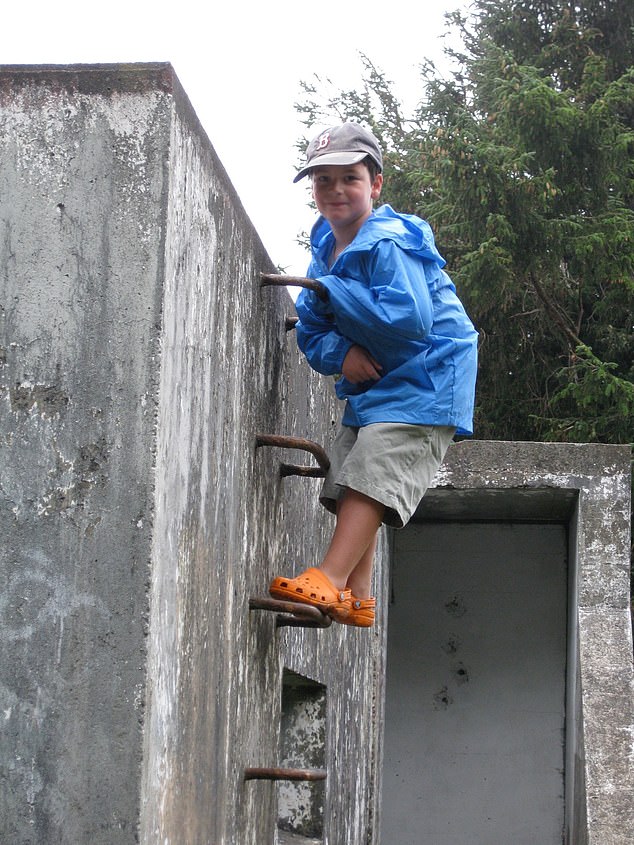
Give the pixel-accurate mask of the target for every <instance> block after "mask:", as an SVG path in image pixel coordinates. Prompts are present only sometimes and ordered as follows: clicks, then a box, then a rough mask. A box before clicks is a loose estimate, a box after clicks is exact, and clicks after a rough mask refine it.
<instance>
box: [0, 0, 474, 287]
mask: <svg viewBox="0 0 634 845" xmlns="http://www.w3.org/2000/svg"><path fill="white" fill-rule="evenodd" d="M466 5H467V4H466V3H465V2H461V0H400V2H392V3H390V2H387V0H367V1H366V2H365V3H353V2H350V0H309V2H302V0H269V2H256V0H224V2H223V0H221V2H218V0H216V2H215V3H214V2H207V3H206V2H200V0H181V2H178V0H171V2H164V0H154V2H150V0H127V2H123V0H106V2H101V3H95V2H93V3H87V2H86V0H81V2H80V0H23V2H19V0H11V1H10V2H6V3H4V4H3V10H2V17H1V19H0V63H1V64H68V63H76V62H89V63H92V62H146V61H169V62H171V63H172V65H173V66H174V69H175V71H176V74H177V76H178V77H179V79H180V81H181V83H182V85H183V87H184V88H185V91H186V92H187V94H188V96H189V98H190V100H191V101H192V104H193V106H194V109H195V111H196V113H197V114H198V117H199V119H200V121H201V123H202V125H203V126H204V128H205V130H206V132H207V134H208V135H209V138H210V140H211V143H212V144H213V146H214V148H215V150H216V152H217V153H218V155H219V157H220V159H221V161H222V163H223V165H224V166H225V168H226V170H227V171H228V173H229V177H230V178H231V180H232V182H233V184H234V186H235V187H236V190H237V191H238V194H239V195H240V198H241V200H242V203H243V204H244V206H245V208H246V211H247V213H248V214H249V216H250V218H251V220H252V221H253V223H254V225H255V227H256V229H257V231H258V233H259V235H260V237H261V238H262V240H263V242H264V245H265V246H266V248H267V250H268V252H269V254H270V256H271V258H272V260H273V261H274V262H275V263H276V264H279V265H281V266H283V267H285V268H286V270H287V272H289V273H295V274H302V275H303V273H304V272H305V270H306V266H307V259H306V257H305V253H304V252H303V251H302V250H301V249H300V248H299V247H298V246H297V245H296V243H295V240H296V237H297V234H298V232H300V231H301V230H302V229H308V228H310V225H311V223H312V221H313V219H314V215H313V212H312V211H310V209H308V207H307V200H308V195H307V188H306V187H305V186H304V183H303V182H300V183H299V184H297V185H293V184H292V178H293V175H294V164H295V163H296V161H297V153H296V151H295V149H294V144H295V142H296V140H297V139H298V137H300V136H301V135H302V133H303V131H304V129H303V127H302V126H301V124H300V122H299V116H298V115H297V112H296V111H295V109H294V103H295V102H296V101H297V100H298V99H299V98H300V84H299V83H300V81H301V80H306V81H308V80H310V79H311V78H312V76H313V74H318V75H319V76H321V77H327V78H330V79H331V80H332V81H333V82H334V83H335V84H336V86H337V87H345V88H353V87H356V86H358V85H359V82H360V74H361V61H360V58H359V53H361V52H362V53H364V54H366V55H367V56H368V57H369V58H370V59H371V60H372V61H373V62H374V64H375V65H376V66H377V67H379V68H380V69H381V70H383V71H384V72H385V73H386V75H387V76H388V78H390V79H392V80H393V81H394V82H395V87H394V91H395V93H396V95H397V97H398V98H399V99H401V100H403V101H405V102H406V103H410V104H413V103H415V102H416V100H417V98H418V93H419V91H420V85H419V79H420V76H419V71H418V68H419V65H420V63H421V62H422V61H423V59H424V58H426V57H428V58H429V57H431V58H433V59H435V60H438V59H442V47H443V40H442V39H441V36H442V34H443V33H444V32H445V22H444V17H443V16H444V13H445V12H447V11H451V10H453V9H455V8H458V7H463V8H464V7H465V6H466Z"/></svg>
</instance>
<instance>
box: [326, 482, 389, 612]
mask: <svg viewBox="0 0 634 845" xmlns="http://www.w3.org/2000/svg"><path fill="white" fill-rule="evenodd" d="M384 511H385V506H384V505H382V504H381V503H380V502H377V501H376V500H375V499H371V498H370V497H369V496H366V495H364V494H363V493H359V492H358V491H356V490H351V489H349V488H348V489H347V490H346V492H345V493H344V495H343V497H342V498H341V500H340V503H339V506H338V508H337V525H336V528H335V531H334V534H333V535H332V540H331V541H330V546H329V548H328V551H327V552H326V556H325V557H324V559H323V561H322V564H321V569H322V570H323V572H324V574H325V575H327V576H328V578H329V579H330V580H331V581H332V583H333V584H334V585H335V587H337V588H339V589H343V588H344V587H346V586H349V587H350V589H352V592H353V595H355V596H356V597H357V598H361V599H363V598H368V597H369V595H370V581H371V577H372V566H373V563H374V550H375V547H376V535H377V531H378V530H379V527H380V525H381V521H382V519H383V513H384Z"/></svg>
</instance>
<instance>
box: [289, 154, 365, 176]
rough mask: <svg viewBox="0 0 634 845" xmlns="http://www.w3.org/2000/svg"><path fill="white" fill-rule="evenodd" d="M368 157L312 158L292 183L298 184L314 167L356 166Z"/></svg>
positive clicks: (352, 155)
mask: <svg viewBox="0 0 634 845" xmlns="http://www.w3.org/2000/svg"><path fill="white" fill-rule="evenodd" d="M368 155H369V153H324V154H323V155H320V156H314V158H313V159H312V161H311V162H310V164H307V165H306V167H302V169H301V170H300V171H299V173H298V174H297V176H296V177H295V178H294V179H293V182H299V180H300V179H303V178H304V176H308V174H309V173H310V171H311V170H313V169H314V168H315V167H327V166H328V165H329V164H335V165H338V166H341V165H345V164H358V163H359V162H360V161H363V159H364V158H366V157H367V156H368Z"/></svg>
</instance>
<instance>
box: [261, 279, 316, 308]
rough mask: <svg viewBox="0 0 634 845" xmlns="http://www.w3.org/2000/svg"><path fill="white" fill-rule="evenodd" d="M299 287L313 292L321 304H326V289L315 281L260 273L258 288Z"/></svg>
mask: <svg viewBox="0 0 634 845" xmlns="http://www.w3.org/2000/svg"><path fill="white" fill-rule="evenodd" d="M275 285H277V286H278V287H285V288H286V287H299V288H308V290H312V291H315V293H316V294H317V296H318V297H319V298H320V299H321V300H322V302H328V288H327V287H326V286H325V285H322V283H321V282H319V281H317V279H305V278H304V277H303V276H284V275H282V274H281V273H260V287H263V288H265V287H271V286H275Z"/></svg>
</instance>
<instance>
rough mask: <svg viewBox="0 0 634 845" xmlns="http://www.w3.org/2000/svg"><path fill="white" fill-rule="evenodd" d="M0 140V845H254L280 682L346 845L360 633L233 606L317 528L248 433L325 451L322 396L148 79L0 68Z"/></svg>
mask: <svg viewBox="0 0 634 845" xmlns="http://www.w3.org/2000/svg"><path fill="white" fill-rule="evenodd" d="M211 96H212V94H211ZM0 143H1V145H2V150H1V154H0V306H1V307H0V318H1V320H2V333H1V339H0V519H1V523H2V528H1V536H2V549H1V558H0V611H1V612H0V703H1V707H2V714H3V731H2V734H1V737H2V739H1V740H0V742H1V743H2V745H1V746H0V767H1V769H2V776H1V779H2V781H3V789H2V790H1V791H0V840H2V841H3V842H7V843H8V842H11V843H17V842H20V843H33V845H36V844H37V845H42V843H46V842H59V843H68V845H78V843H88V842H90V843H91V845H101V844H102V845H115V844H118V843H132V842H135V841H138V838H140V840H141V841H143V842H146V843H156V842H161V843H164V844H165V845H167V843H172V844H173V845H185V843H192V845H200V843H205V842H208V843H213V845H220V843H227V845H229V843H237V842H240V845H249V843H253V845H262V843H264V842H272V841H273V837H274V835H275V828H276V826H277V813H278V809H277V800H276V788H275V787H274V785H272V784H267V783H263V782H249V783H245V782H244V781H243V772H244V768H245V767H246V766H258V765H260V766H262V765H264V766H274V765H277V764H279V762H280V755H281V753H282V752H281V747H280V730H281V728H280V725H281V715H282V714H281V712H280V708H281V694H282V678H283V672H284V669H285V668H286V669H287V670H288V671H294V672H296V673H298V674H300V675H301V676H303V677H306V678H309V679H311V680H314V681H315V682H317V683H319V684H321V685H323V687H324V688H325V691H326V692H325V698H326V706H327V708H328V713H327V720H326V723H327V726H328V727H327V732H328V735H327V737H326V738H325V744H326V748H325V749H324V750H323V756H324V758H325V760H326V763H327V765H328V768H329V770H330V771H331V773H332V774H331V781H329V783H328V786H327V791H326V801H327V802H328V805H329V809H330V811H331V812H330V815H329V816H328V821H327V826H328V830H327V833H326V835H327V836H329V837H331V841H332V842H337V841H343V837H345V838H346V841H347V842H350V843H356V842H358V843H361V842H366V841H367V836H368V830H369V829H371V817H372V814H373V809H372V808H373V802H374V801H375V795H376V794H377V792H378V790H377V789H376V788H375V786H374V780H373V778H376V777H377V766H376V760H375V757H374V755H373V754H372V753H369V754H367V755H364V756H362V757H360V756H359V754H358V749H359V748H360V747H363V748H364V749H367V748H368V747H369V748H370V750H372V749H373V748H375V744H374V743H373V742H372V741H371V739H372V737H373V736H374V729H373V718H374V715H373V713H374V711H373V709H372V701H373V697H374V693H375V690H376V678H377V661H379V662H380V659H381V654H382V649H381V642H380V637H381V631H382V628H381V627H380V626H379V628H378V629H377V631H375V632H372V633H369V632H365V636H363V635H361V636H360V635H358V634H359V632H357V631H348V630H347V629H345V628H344V626H334V627H333V629H331V630H326V631H303V630H298V631H291V632H284V631H283V630H280V631H279V632H276V630H275V626H274V618H273V616H272V614H267V613H263V612H253V613H251V614H250V613H249V611H248V597H249V595H251V594H257V593H264V592H265V591H266V586H267V584H268V581H269V580H270V578H271V577H272V576H273V575H274V574H281V573H289V574H292V573H293V572H297V571H299V567H303V566H304V565H306V564H308V563H312V562H316V561H317V560H318V558H319V556H320V554H321V553H322V551H323V546H324V544H325V542H326V537H327V534H328V532H329V531H330V528H331V521H330V517H326V516H324V515H323V513H322V512H321V511H320V508H319V506H318V505H317V501H316V493H317V489H318V485H319V481H318V480H311V479H300V478H289V479H284V480H281V479H280V477H279V472H278V470H279V464H280V460H281V459H282V458H283V459H285V460H287V459H288V457H289V456H288V455H287V454H283V453H282V452H281V451H280V450H275V449H270V448H268V449H256V447H255V438H256V434H257V433H259V432H265V433H281V434H291V435H293V434H295V435H298V436H302V437H309V438H312V439H314V440H317V441H320V442H322V443H323V444H324V445H325V446H328V445H329V441H330V439H331V437H332V434H333V420H334V419H335V418H336V411H335V407H334V398H333V394H332V391H329V390H324V384H323V382H322V381H321V380H320V379H319V378H317V377H316V376H314V375H313V374H311V373H310V372H309V370H308V368H307V367H306V365H305V364H304V363H303V362H301V361H300V358H299V355H298V353H297V351H296V349H295V341H294V337H293V335H292V334H290V335H287V333H286V331H285V326H284V318H285V316H287V314H289V315H290V314H291V313H292V311H293V308H292V303H291V300H290V298H289V297H288V295H287V293H286V291H285V290H283V289H270V288H269V289H266V290H262V291H261V290H260V287H259V273H260V271H268V272H271V271H272V270H273V269H274V268H273V266H272V264H271V261H270V259H269V258H268V257H267V256H266V254H265V252H264V250H263V248H262V245H261V243H260V241H259V239H258V237H257V235H256V233H255V232H254V230H253V227H252V226H251V224H250V222H249V220H248V219H247V218H246V216H245V213H244V211H243V209H242V206H241V204H240V202H239V199H238V197H237V196H236V194H235V192H234V190H233V188H232V186H231V185H230V184H229V182H228V180H227V177H226V174H225V172H224V170H223V168H222V165H221V164H220V162H219V161H218V159H217V157H216V155H215V153H214V151H213V149H212V147H211V145H210V143H209V141H208V139H207V138H206V136H205V134H204V132H203V131H202V129H201V127H200V125H199V123H198V121H197V119H196V117H195V115H194V113H193V112H192V110H191V107H190V105H189V102H188V100H187V98H186V96H185V95H184V93H183V91H182V90H181V88H180V86H179V84H178V81H177V79H176V78H175V75H174V73H173V71H172V69H171V67H170V66H169V65H133V66H123V65H121V66H79V67H18V68H16V67H5V68H2V69H0ZM289 166H290V163H289ZM272 213H274V209H272ZM293 458H294V459H295V461H296V462H299V463H302V462H303V463H306V462H307V459H306V456H305V455H304V456H302V455H300V454H299V453H297V454H295V455H294V456H291V460H292V459H293ZM335 628H336V630H335ZM344 655H345V657H344ZM342 690H345V691H346V693H345V695H343V694H342ZM368 738H370V741H369V742H368ZM348 784H352V786H351V787H349V786H348ZM343 831H345V833H344V832H343Z"/></svg>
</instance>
